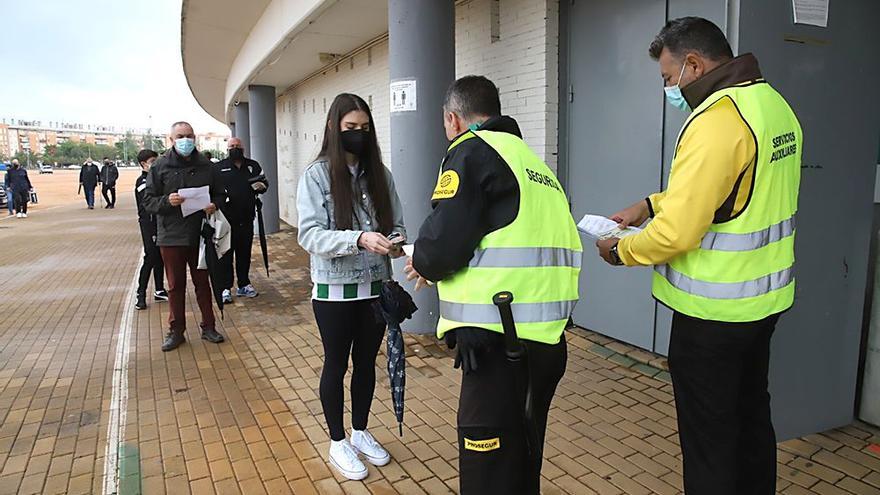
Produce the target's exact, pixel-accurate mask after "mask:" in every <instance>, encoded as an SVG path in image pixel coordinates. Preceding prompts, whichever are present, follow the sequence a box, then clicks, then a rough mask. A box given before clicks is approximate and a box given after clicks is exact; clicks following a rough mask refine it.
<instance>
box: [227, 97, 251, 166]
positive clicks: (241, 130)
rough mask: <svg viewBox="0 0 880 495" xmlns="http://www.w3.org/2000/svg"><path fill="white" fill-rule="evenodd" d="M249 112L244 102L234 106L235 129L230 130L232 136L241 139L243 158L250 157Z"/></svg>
mask: <svg viewBox="0 0 880 495" xmlns="http://www.w3.org/2000/svg"><path fill="white" fill-rule="evenodd" d="M249 114H250V111H249V109H248V104H247V103H245V102H242V103H239V104H238V105H235V127H234V128H233V129H232V132H233V134H232V135H233V136H235V137H237V138H239V139H241V145H242V146H243V147H244V154H245V156H250V155H249V153H250V151H251V124H250V115H249Z"/></svg>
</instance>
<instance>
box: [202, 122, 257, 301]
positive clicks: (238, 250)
mask: <svg viewBox="0 0 880 495" xmlns="http://www.w3.org/2000/svg"><path fill="white" fill-rule="evenodd" d="M228 146H229V158H227V159H225V160H223V161H221V162H220V163H218V164H216V165H215V167H216V168H217V170H219V171H220V178H221V179H222V180H223V186H224V187H225V189H226V202H225V203H223V204H221V205H220V210H221V211H222V212H223V214H224V215H225V216H226V219H227V220H228V221H229V224H230V226H231V227H232V249H230V250H229V252H228V253H226V255H225V256H223V258H221V259H220V265H221V267H222V270H223V273H224V285H223V302H230V303H231V302H232V283H233V269H232V268H233V267H232V265H233V258H234V261H235V276H236V277H237V278H238V290H237V291H236V294H235V295H236V296H239V297H257V295H258V294H257V291H256V289H254V286H253V285H251V280H250V276H249V272H250V269H251V249H252V247H253V245H254V216H255V215H256V202H257V194H259V193H262V192H263V191H265V190H266V189H267V187H268V183H267V181H266V180H265V176H264V177H260V176H262V175H263V169H262V168H260V164H259V163H257V162H255V161H254V160H251V159H250V158H245V157H244V148H242V145H241V139H239V138H231V139H230V140H229V144H228Z"/></svg>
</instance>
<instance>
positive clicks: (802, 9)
mask: <svg viewBox="0 0 880 495" xmlns="http://www.w3.org/2000/svg"><path fill="white" fill-rule="evenodd" d="M829 1H830V0H791V6H792V9H793V10H794V23H795V24H806V25H809V26H819V27H828V2H829Z"/></svg>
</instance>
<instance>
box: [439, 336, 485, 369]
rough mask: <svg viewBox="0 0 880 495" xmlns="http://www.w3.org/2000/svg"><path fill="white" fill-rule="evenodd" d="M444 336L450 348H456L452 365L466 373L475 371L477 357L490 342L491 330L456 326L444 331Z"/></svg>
mask: <svg viewBox="0 0 880 495" xmlns="http://www.w3.org/2000/svg"><path fill="white" fill-rule="evenodd" d="M444 338H445V340H446V345H447V346H449V348H450V349H455V348H458V352H456V353H455V363H454V364H453V367H455V369H458V368H461V369H462V371H464V374H466V375H467V374H468V373H470V372H471V371H477V368H478V364H477V357H478V356H479V355H480V354H482V353H483V352H485V351H486V350H487V349H489V347H490V346H491V344H492V332H490V331H489V330H484V329H482V328H471V327H463V328H456V329H455V330H452V331H449V332H446V335H445V337H444Z"/></svg>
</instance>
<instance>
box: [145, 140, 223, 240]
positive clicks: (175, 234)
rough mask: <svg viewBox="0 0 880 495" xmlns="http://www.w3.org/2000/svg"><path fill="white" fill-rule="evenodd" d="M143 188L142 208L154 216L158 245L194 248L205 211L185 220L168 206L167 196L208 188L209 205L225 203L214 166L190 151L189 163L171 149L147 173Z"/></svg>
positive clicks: (177, 211) (169, 204)
mask: <svg viewBox="0 0 880 495" xmlns="http://www.w3.org/2000/svg"><path fill="white" fill-rule="evenodd" d="M146 185H147V187H146V189H144V206H145V209H146V211H147V212H148V213H152V214H154V215H156V223H157V224H158V239H157V241H156V244H158V245H159V246H197V245H198V244H199V235H200V233H201V230H202V220H203V219H204V218H205V213H204V212H201V211H200V212H197V213H193V214H192V215H190V216H188V217H184V216H183V213H181V210H180V206H171V203H169V202H168V196H170V195H171V193H175V192H177V191H178V190H180V189H184V188H188V187H202V186H210V195H211V202H213V203H214V204H215V205H222V204H223V202H224V201H225V194H224V192H223V183H222V182H221V181H220V175H219V174H218V173H217V170H216V169H215V168H214V164H213V163H211V162H210V161H209V160H208V159H207V158H205V157H204V156H202V155H201V154H200V153H199V152H198V151H193V152H192V154H191V155H190V156H189V160H185V159H184V158H183V157H181V156H180V155H178V154H177V150H176V149H175V148H173V147H172V148H171V149H170V150H168V151H167V152H165V154H164V155H162V156H160V157H159V159H158V160H156V162H155V163H153V166H152V167H150V172H149V173H148V174H147V181H146Z"/></svg>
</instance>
